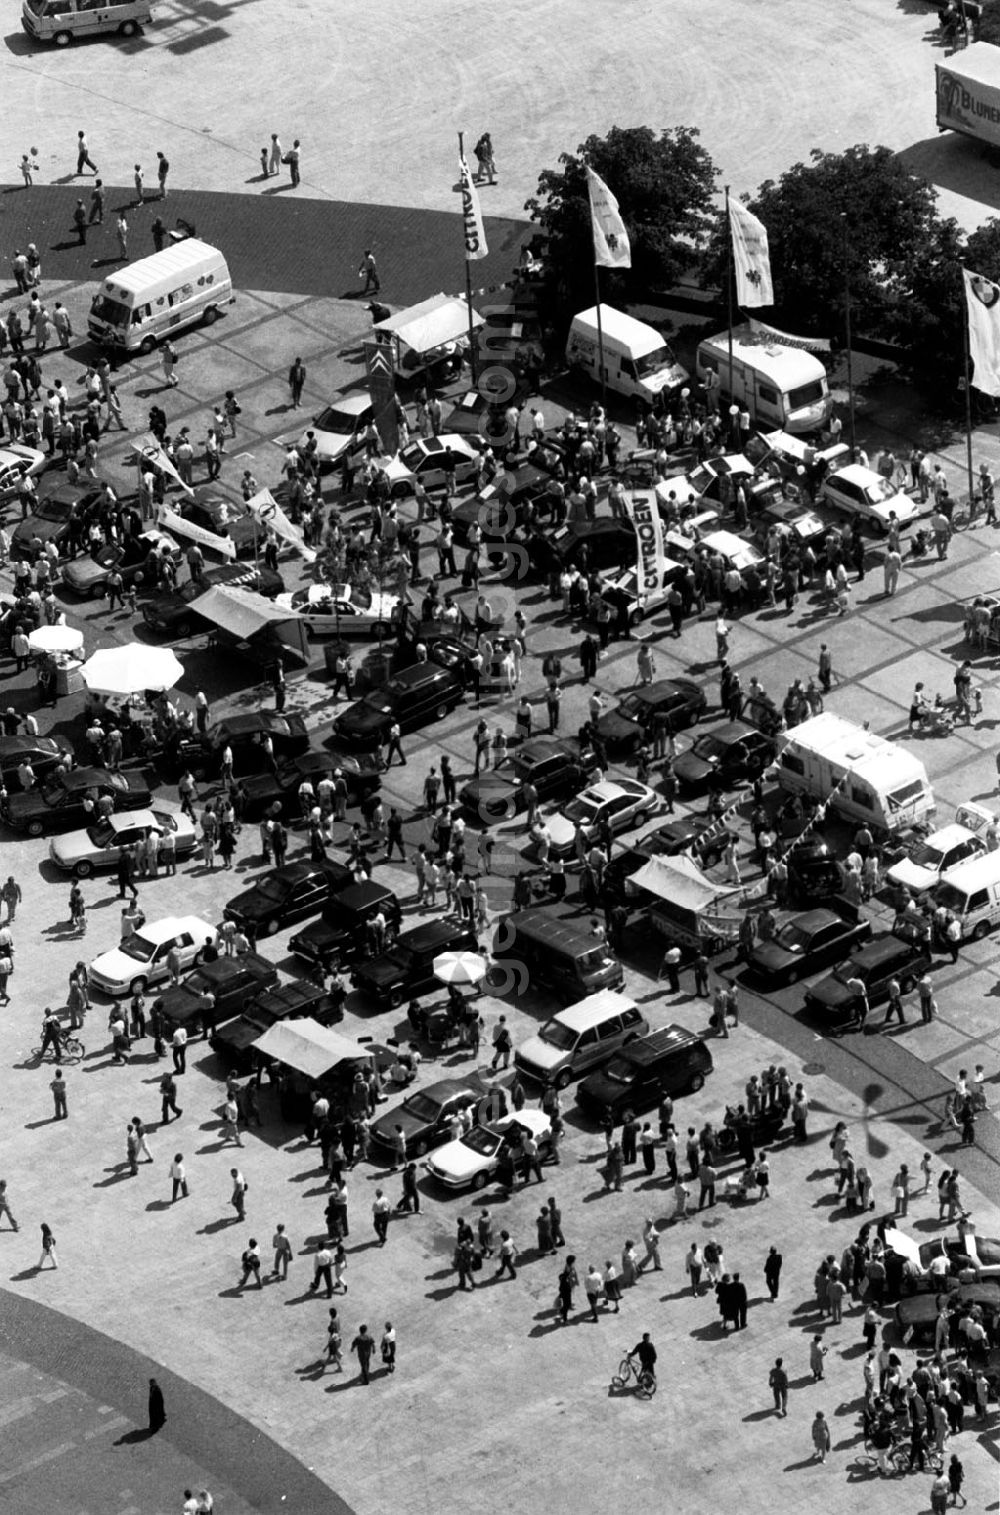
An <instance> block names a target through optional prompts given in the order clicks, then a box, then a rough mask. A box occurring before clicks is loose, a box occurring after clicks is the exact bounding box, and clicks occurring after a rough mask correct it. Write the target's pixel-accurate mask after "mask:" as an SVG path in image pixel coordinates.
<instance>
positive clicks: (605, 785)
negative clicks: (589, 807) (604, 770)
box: [580, 779, 635, 800]
mask: <svg viewBox="0 0 1000 1515" xmlns="http://www.w3.org/2000/svg"><path fill="white" fill-rule="evenodd" d="M632 782H633V783H634V782H635V780H634V779H633V781H632ZM620 794H624V795H625V796H626V798H628V799H632V795H630V794H629V792H628V790H627V789H623V788H622V786H621V784H619V783H617V782H616V781H615V780H614V779H602V780H601V782H600V783H599V784H590V785H588V787H587V788H586V789H584V790H581V794H580V797H581V799H582V798H584V797H585V796H591V797H596V798H597V799H599V800H613V799H616V798H617V797H618V795H620Z"/></svg>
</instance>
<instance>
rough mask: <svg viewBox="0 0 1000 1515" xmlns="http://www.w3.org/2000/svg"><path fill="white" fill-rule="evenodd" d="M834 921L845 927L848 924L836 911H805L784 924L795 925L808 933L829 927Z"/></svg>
mask: <svg viewBox="0 0 1000 1515" xmlns="http://www.w3.org/2000/svg"><path fill="white" fill-rule="evenodd" d="M833 921H839V922H840V923H841V925H844V926H846V925H847V924H848V922H847V921H844V920H842V918H841V917H840V916H839V915H838V914H837V912H836V911H835V910H803V911H802V912H801V913H800V914H799V915H793V916H792V917H791V918H790V919H789V920H787V921H785V922H784V924H785V925H786V926H791V925H792V924H793V923H794V924H795V925H796V926H801V927H804V928H805V930H807V931H818V930H819V928H820V926H828V925H830V923H831V922H833Z"/></svg>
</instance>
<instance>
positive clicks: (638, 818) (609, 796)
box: [545, 779, 663, 857]
mask: <svg viewBox="0 0 1000 1515" xmlns="http://www.w3.org/2000/svg"><path fill="white" fill-rule="evenodd" d="M662 808H663V800H662V798H661V797H660V795H658V794H657V793H656V791H655V789H650V788H649V786H648V785H647V784H640V783H639V782H638V781H637V780H636V779H605V780H603V781H602V782H601V783H600V784H591V786H590V788H589V789H584V790H583V791H582V793H580V794H578V795H577V797H576V799H574V800H570V802H569V804H568V805H566V806H565V807H564V808H563V809H562V810H559V811H557V812H556V813H555V814H554V815H550V816H546V818H545V825H546V827H547V828H548V833H549V836H550V838H551V841H552V851H553V852H554V853H556V854H557V856H560V857H566V856H568V855H569V854H570V853H571V852H572V851H573V845H574V842H575V839H576V823H577V822H578V821H579V823H580V826H581V828H582V830H583V835H584V837H585V839H586V840H587V841H588V842H593V841H598V840H599V839H600V837H601V833H602V830H603V827H604V823H605V821H606V822H607V823H608V825H609V826H610V827H611V832H612V835H616V834H617V833H618V832H619V831H630V830H631V829H632V827H633V826H638V825H639V824H640V822H642V821H646V820H648V819H649V817H650V816H651V815H658V814H659V812H660V810H661V809H662Z"/></svg>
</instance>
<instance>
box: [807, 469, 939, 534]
mask: <svg viewBox="0 0 1000 1515" xmlns="http://www.w3.org/2000/svg"><path fill="white" fill-rule="evenodd" d="M819 497H820V499H821V500H825V502H826V503H827V504H828V505H832V506H833V507H834V509H835V510H843V511H844V512H845V513H846V514H847V515H852V516H864V518H865V520H867V521H871V523H872V525H873V526H875V527H877V528H878V530H879V531H885V530H886V529H887V527H888V525H889V515H890V513H891V512H895V515H896V519H897V521H898V522H899V524H900V526H908V525H909V523H910V522H911V521H915V520H916V519H917V516H918V515H919V514H920V508H919V506H918V504H917V502H916V500H912V499H911V498H910V496H909V495H908V494H906V493H905V492H904V491H903V490H902V489H897V488H896V487H895V485H894V484H893V483H892V482H891V481H890V480H889V479H883V477H882V475H881V474H879V473H876V472H875V470H874V468H864V467H862V465H861V464H860V463H849V464H848V466H847V467H846V468H840V469H838V470H837V472H836V473H829V474H827V476H826V478H825V479H824V480H823V482H822V484H821V485H820V490H819Z"/></svg>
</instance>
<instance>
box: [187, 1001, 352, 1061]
mask: <svg viewBox="0 0 1000 1515" xmlns="http://www.w3.org/2000/svg"><path fill="white" fill-rule="evenodd" d="M304 1017H308V1018H309V1019H310V1020H314V1021H318V1022H319V1024H320V1025H321V1026H331V1025H333V1024H334V1022H335V1021H339V1020H343V1018H344V1011H343V1007H342V1006H338V1005H336V1004H335V1003H334V1001H333V999H332V998H331V997H330V995H329V994H328V993H327V991H326V990H325V989H324V988H323V986H322V984H314V983H310V982H309V980H308V979H304V978H295V979H292V981H291V983H289V984H275V985H274V987H273V988H270V989H264V990H262V991H261V992H260V993H259V994H257V995H255V996H254V998H253V999H252V1000H251V1002H250V1004H249V1005H248V1006H247V1007H246V1009H245V1010H244V1012H243V1014H242V1015H240V1016H237V1018H236V1019H235V1020H230V1021H227V1022H226V1024H225V1025H224V1026H219V1027H218V1028H217V1029H216V1030H215V1031H213V1032H212V1034H211V1036H210V1037H209V1040H210V1042H211V1044H212V1050H213V1052H216V1053H218V1055H219V1057H221V1058H222V1061H223V1062H224V1063H225V1064H226V1065H227V1066H228V1067H230V1068H234V1069H235V1070H236V1071H237V1072H238V1073H249V1072H250V1071H251V1069H252V1068H253V1066H254V1050H253V1049H254V1047H255V1046H256V1044H257V1042H259V1041H260V1038H261V1037H262V1036H263V1035H264V1032H265V1031H267V1030H268V1029H269V1028H270V1027H271V1026H275V1025H277V1023H278V1022H279V1021H284V1020H302V1019H303V1018H304Z"/></svg>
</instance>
